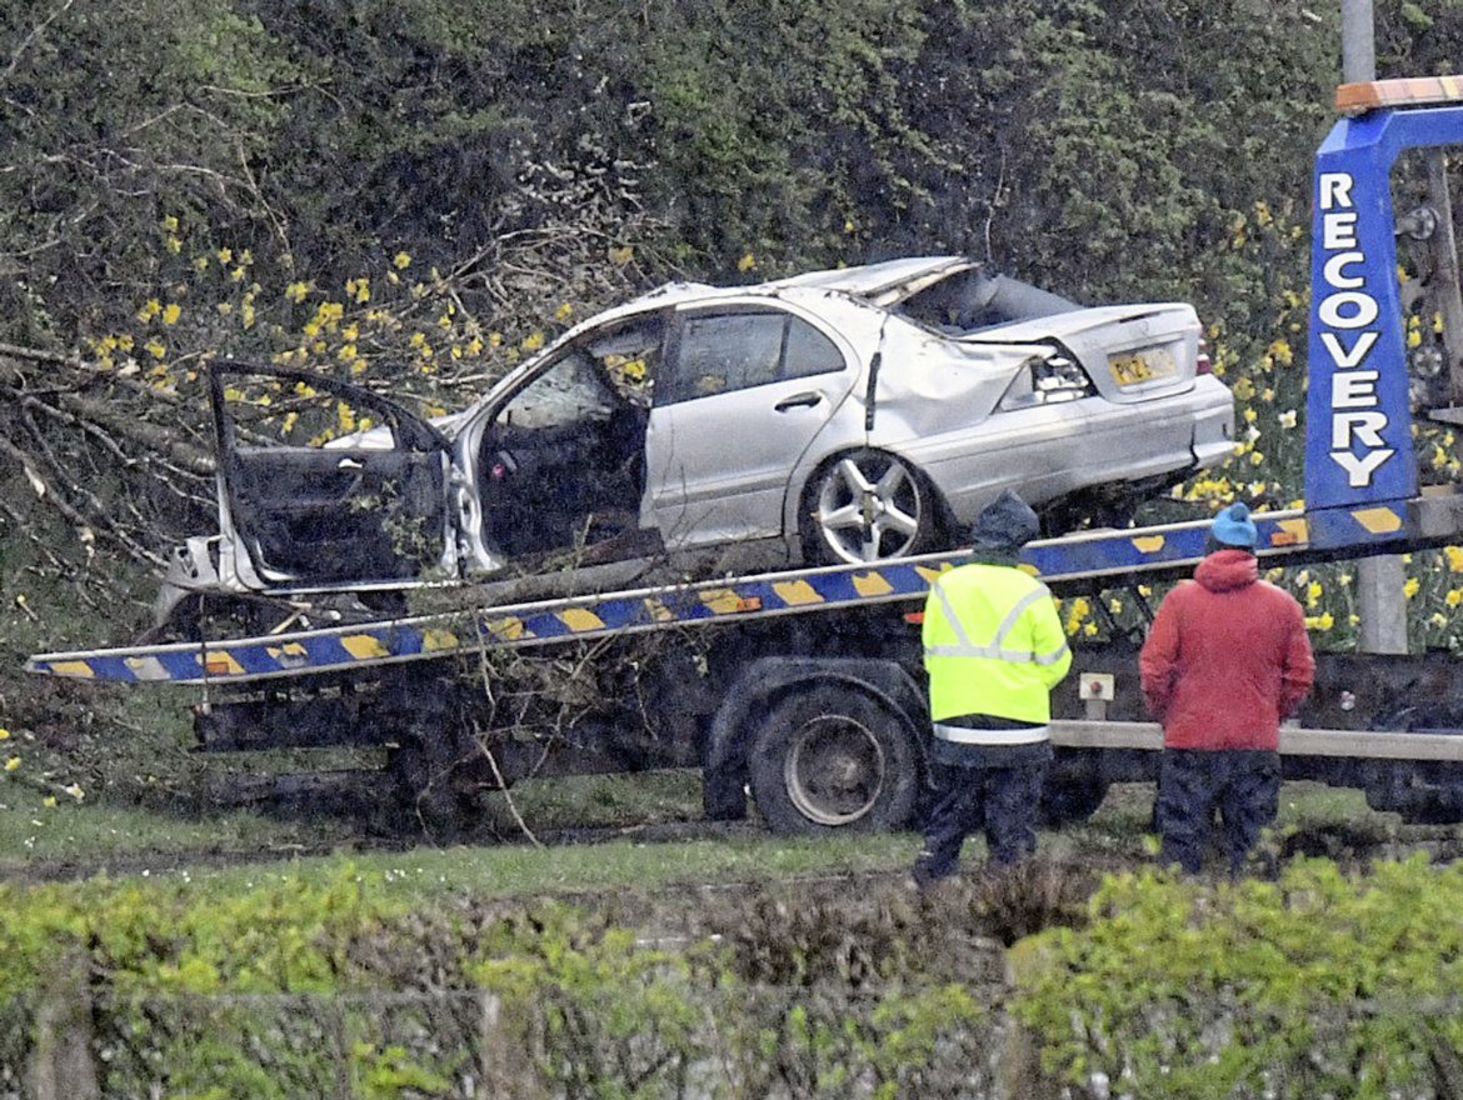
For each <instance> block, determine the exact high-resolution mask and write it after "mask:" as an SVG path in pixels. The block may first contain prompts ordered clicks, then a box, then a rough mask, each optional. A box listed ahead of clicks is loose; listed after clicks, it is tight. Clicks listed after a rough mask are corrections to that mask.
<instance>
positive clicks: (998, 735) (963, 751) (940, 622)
mask: <svg viewBox="0 0 1463 1100" xmlns="http://www.w3.org/2000/svg"><path fill="white" fill-rule="evenodd" d="M1038 530H1039V526H1038V523H1037V518H1036V514H1035V513H1034V512H1033V511H1032V510H1031V509H1030V508H1029V507H1027V506H1026V503H1025V502H1024V501H1023V500H1022V499H1021V498H1020V497H1018V496H1017V495H1016V494H1015V493H1013V492H1011V491H1010V490H1007V491H1006V492H1004V493H1002V494H1001V495H1000V497H998V498H997V499H996V501H995V502H994V503H992V504H991V505H989V506H988V507H987V508H986V509H985V510H984V511H982V512H981V513H980V515H979V516H978V517H977V518H976V521H975V528H974V531H973V532H972V533H973V536H974V541H975V549H974V552H973V555H972V561H971V564H969V565H962V566H960V567H959V568H958V569H952V570H950V571H949V572H948V573H945V574H943V575H942V576H941V577H940V579H939V580H938V581H937V582H936V583H935V584H933V585H931V587H930V595H929V599H928V600H927V601H926V603H925V615H924V632H923V641H924V663H925V670H926V671H927V672H928V673H929V676H930V720H931V722H932V723H933V724H934V735H935V736H934V744H933V746H932V749H931V752H930V763H931V770H932V773H933V775H932V778H933V779H934V785H935V799H934V804H933V805H932V806H931V809H930V814H929V819H928V821H927V822H926V825H925V834H924V837H925V844H924V850H923V851H921V852H920V855H919V859H918V861H917V862H916V863H915V868H914V877H915V881H916V882H917V883H919V884H920V885H921V886H926V885H929V884H931V883H933V882H936V881H938V880H939V879H942V878H945V877H947V876H949V875H951V874H954V872H955V869H956V867H957V866H958V865H959V860H960V847H961V845H962V844H964V843H965V837H966V835H967V834H969V833H971V832H973V831H975V830H976V829H978V828H980V826H981V822H982V820H984V825H985V834H986V841H987V844H988V845H989V847H990V852H991V858H992V859H993V860H995V862H997V863H999V864H1003V865H1005V864H1012V863H1016V862H1018V861H1020V860H1022V859H1024V858H1025V857H1027V856H1029V855H1031V853H1032V852H1034V851H1035V850H1036V812H1037V806H1038V804H1039V803H1040V801H1041V784H1042V779H1043V778H1044V776H1045V775H1046V768H1047V764H1048V763H1050V761H1051V758H1052V747H1051V741H1050V739H1049V736H1048V731H1047V723H1048V722H1049V721H1050V720H1051V689H1052V688H1054V687H1055V686H1056V685H1057V684H1058V683H1060V682H1061V679H1062V677H1063V676H1065V675H1066V674H1067V670H1068V669H1069V668H1070V667H1071V665H1072V654H1071V653H1070V651H1069V650H1068V649H1067V639H1066V635H1065V634H1063V633H1062V624H1061V621H1060V620H1059V619H1058V617H1057V610H1056V606H1055V605H1054V604H1053V602H1052V596H1051V593H1050V592H1048V591H1047V588H1046V586H1045V585H1043V584H1042V583H1041V582H1040V581H1038V580H1036V579H1035V578H1034V577H1032V576H1030V575H1029V574H1027V573H1024V572H1022V571H1021V570H1020V569H1017V568H1016V555H1017V553H1018V552H1019V551H1020V549H1021V547H1022V546H1023V545H1024V544H1025V543H1027V542H1029V541H1030V540H1031V539H1033V538H1034V537H1036V534H1037V532H1038Z"/></svg>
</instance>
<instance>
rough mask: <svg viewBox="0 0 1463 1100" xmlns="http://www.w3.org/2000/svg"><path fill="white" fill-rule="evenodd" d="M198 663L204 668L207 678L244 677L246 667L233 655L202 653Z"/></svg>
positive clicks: (199, 655)
mask: <svg viewBox="0 0 1463 1100" xmlns="http://www.w3.org/2000/svg"><path fill="white" fill-rule="evenodd" d="M198 663H199V664H200V665H202V666H203V674H204V675H205V676H242V675H244V666H243V665H241V664H239V662H238V661H236V660H234V655H233V654H232V653H224V652H218V653H200V654H198Z"/></svg>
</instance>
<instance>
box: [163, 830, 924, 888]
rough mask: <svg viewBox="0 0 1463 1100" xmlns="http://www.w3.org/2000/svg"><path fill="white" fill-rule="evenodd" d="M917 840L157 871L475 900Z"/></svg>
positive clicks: (807, 865) (231, 881)
mask: <svg viewBox="0 0 1463 1100" xmlns="http://www.w3.org/2000/svg"><path fill="white" fill-rule="evenodd" d="M918 846H919V842H918V838H917V837H915V836H914V835H913V834H910V833H894V834H882V835H865V836H840V837H829V838H821V837H820V838H807V837H798V838H788V837H772V836H748V837H736V838H732V839H725V840H693V841H673V842H660V843H654V844H645V843H635V842H627V841H615V842H612V843H606V844H594V845H582V846H566V847H555V848H545V849H535V848H531V847H528V846H526V845H513V846H502V847H496V848H442V849H429V848H417V849H413V850H411V851H407V852H399V853H396V852H392V853H355V854H351V855H348V856H325V857H314V858H302V859H295V860H290V861H288V862H284V863H273V864H256V865H254V866H250V867H229V868H213V869H204V870H199V869H187V870H183V869H178V870H169V871H165V872H163V873H161V874H159V875H158V876H155V877H158V878H160V879H162V880H176V879H177V878H180V877H184V878H186V879H187V880H188V881H189V882H190V883H192V884H194V885H196V886H197V887H199V888H202V889H205V890H217V891H219V892H222V893H225V894H228V893H235V892H237V891H239V890H247V889H251V888H253V887H255V886H259V885H263V884H265V883H274V882H281V881H289V880H305V881H311V882H321V883H323V882H325V881H327V880H330V879H332V878H333V877H334V876H336V875H337V874H338V873H339V871H340V868H341V866H342V864H343V863H347V862H348V863H349V864H350V865H352V866H354V867H355V868H357V869H358V870H359V871H360V872H362V873H364V874H374V875H379V876H381V877H382V879H383V880H384V881H385V883H386V889H387V891H388V892H389V893H392V894H396V895H401V896H405V897H407V898H410V899H412V900H424V901H425V900H448V899H450V898H452V897H460V898H472V899H479V900H480V899H491V898H508V897H517V896H525V895H545V894H561V895H563V894H580V893H586V894H587V893H616V892H622V891H646V890H658V889H662V888H666V887H671V886H676V885H687V886H690V885H701V884H715V883H728V882H730V883H737V882H751V881H756V882H763V881H775V880H786V879H793V878H806V877H817V876H822V875H843V874H850V873H858V872H874V871H894V870H898V869H901V868H904V867H908V866H909V865H910V864H911V863H912V862H913V859H914V855H915V851H916V849H917V848H918ZM150 877H151V876H150Z"/></svg>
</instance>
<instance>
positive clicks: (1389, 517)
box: [1351, 508, 1402, 535]
mask: <svg viewBox="0 0 1463 1100" xmlns="http://www.w3.org/2000/svg"><path fill="white" fill-rule="evenodd" d="M1351 515H1352V517H1353V518H1354V519H1355V520H1356V522H1357V523H1359V524H1361V525H1362V526H1363V527H1364V528H1366V530H1367V532H1368V533H1369V534H1373V535H1390V534H1391V533H1392V532H1393V531H1400V530H1402V517H1401V516H1399V515H1398V514H1397V513H1396V512H1394V511H1392V509H1390V508H1363V509H1362V510H1361V511H1359V512H1352V513H1351Z"/></svg>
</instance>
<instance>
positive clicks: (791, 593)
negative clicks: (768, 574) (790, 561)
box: [772, 581, 823, 607]
mask: <svg viewBox="0 0 1463 1100" xmlns="http://www.w3.org/2000/svg"><path fill="white" fill-rule="evenodd" d="M772 591H774V592H776V593H777V598H778V599H780V600H781V601H782V602H783V603H785V604H787V605H788V606H789V607H801V606H803V605H804V604H810V603H822V602H823V597H822V596H820V595H818V590H817V589H816V588H814V587H813V586H812V585H811V584H809V583H808V582H807V581H778V582H777V583H776V584H774V585H773V586H772Z"/></svg>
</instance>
